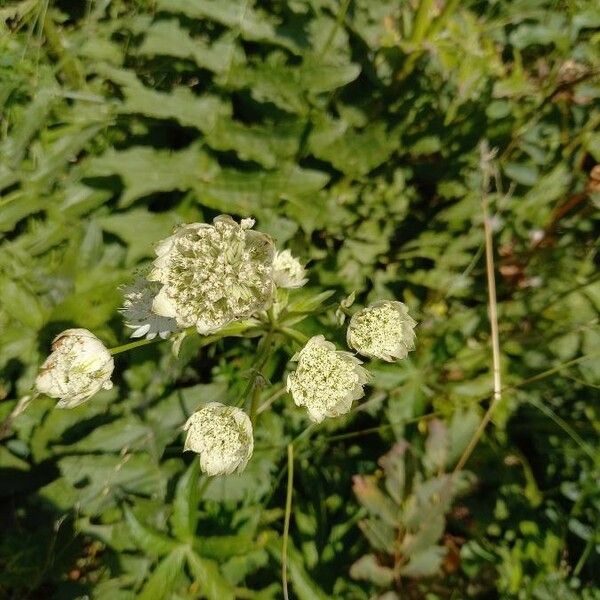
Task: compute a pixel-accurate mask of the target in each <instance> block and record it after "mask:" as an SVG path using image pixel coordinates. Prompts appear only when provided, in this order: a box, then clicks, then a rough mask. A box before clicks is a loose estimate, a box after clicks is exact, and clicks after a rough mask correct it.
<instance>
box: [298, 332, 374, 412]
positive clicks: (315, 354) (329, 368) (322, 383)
mask: <svg viewBox="0 0 600 600" xmlns="http://www.w3.org/2000/svg"><path fill="white" fill-rule="evenodd" d="M292 360H297V361H298V366H297V367H296V370H295V371H294V372H292V373H290V374H289V375H288V379H287V391H288V392H291V394H292V398H293V399H294V402H295V403H296V405H297V406H305V407H306V409H307V410H308V414H309V416H310V418H311V419H312V420H313V421H315V422H317V423H320V422H321V421H322V420H323V419H324V418H325V417H339V416H340V415H343V414H345V413H347V412H348V411H349V410H350V408H351V407H352V403H353V402H354V401H355V400H358V399H359V398H362V397H363V396H364V390H363V386H364V385H365V384H366V383H367V382H368V381H369V379H370V376H369V373H368V371H366V369H364V368H363V367H361V366H360V365H361V364H362V363H361V361H360V360H358V359H357V358H356V357H355V356H354V355H352V354H350V353H349V352H342V351H340V350H336V349H335V346H334V345H333V344H332V343H331V342H328V341H326V340H325V338H324V337H323V336H322V335H317V336H314V337H312V338H311V339H310V340H308V342H307V343H306V346H304V348H302V350H300V352H299V353H298V354H297V355H296V356H294V358H293V359H292Z"/></svg>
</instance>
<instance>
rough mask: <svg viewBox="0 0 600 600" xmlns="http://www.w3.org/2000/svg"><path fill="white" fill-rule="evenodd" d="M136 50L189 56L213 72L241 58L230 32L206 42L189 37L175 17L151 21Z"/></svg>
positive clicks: (145, 53) (220, 71)
mask: <svg viewBox="0 0 600 600" xmlns="http://www.w3.org/2000/svg"><path fill="white" fill-rule="evenodd" d="M138 53H139V54H141V55H144V56H157V55H164V56H174V57H177V58H185V59H190V60H193V61H194V62H195V63H196V64H197V65H198V66H199V67H201V68H203V69H208V70H209V71H213V72H214V73H222V72H223V71H226V70H227V69H229V68H230V66H231V65H232V64H235V63H238V62H242V60H243V51H242V50H241V48H239V47H238V46H237V45H236V43H235V37H234V36H232V35H227V34H226V35H223V36H222V37H221V38H220V39H218V40H217V41H215V42H214V43H212V44H210V45H209V44H207V43H206V42H204V41H203V40H201V39H198V38H192V37H191V36H190V34H189V32H188V31H187V30H186V29H184V28H183V27H181V26H180V25H179V22H178V21H177V20H175V19H173V20H169V21H158V22H156V23H153V24H152V25H151V26H150V27H149V28H148V29H147V30H146V31H145V35H144V39H143V41H142V44H141V46H140V47H139V48H138Z"/></svg>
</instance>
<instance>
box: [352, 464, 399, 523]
mask: <svg viewBox="0 0 600 600" xmlns="http://www.w3.org/2000/svg"><path fill="white" fill-rule="evenodd" d="M352 490H353V491H354V493H355V494H356V497H357V498H358V501H359V502H360V503H361V504H362V505H363V506H364V507H365V508H366V509H367V510H368V511H369V513H370V514H371V515H373V516H374V517H377V518H379V519H381V520H383V521H384V522H385V523H387V524H388V525H390V526H392V527H394V526H395V525H397V524H398V523H399V519H400V509H399V508H398V507H397V506H396V505H395V504H394V503H393V502H392V500H391V499H390V498H388V497H387V496H386V495H385V494H384V493H383V492H382V491H381V490H380V489H379V486H378V485H377V480H376V479H375V477H373V476H363V475H355V476H354V477H353V478H352Z"/></svg>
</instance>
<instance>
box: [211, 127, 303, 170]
mask: <svg viewBox="0 0 600 600" xmlns="http://www.w3.org/2000/svg"><path fill="white" fill-rule="evenodd" d="M303 127H304V124H303V123H302V122H301V121H290V122H288V123H286V122H283V123H280V124H277V125H244V124H243V123H240V122H237V121H234V120H232V119H229V118H226V117H220V118H219V119H217V121H216V123H215V126H214V127H213V128H212V129H210V131H208V132H207V133H206V143H207V144H208V145H209V146H210V147H211V148H214V149H215V150H233V151H235V152H236V153H237V155H238V156H239V157H240V158H241V159H242V160H250V161H256V162H257V163H259V164H261V165H263V166H264V167H266V168H268V169H272V168H274V167H275V166H277V165H278V164H279V163H280V162H282V161H285V160H287V159H290V158H292V157H293V156H294V155H295V154H296V152H298V148H299V147H300V137H301V135H302V130H303Z"/></svg>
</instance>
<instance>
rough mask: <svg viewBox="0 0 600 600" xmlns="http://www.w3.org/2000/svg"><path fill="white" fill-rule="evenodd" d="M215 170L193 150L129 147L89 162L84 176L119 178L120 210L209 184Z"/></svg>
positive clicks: (204, 154) (197, 150)
mask: <svg viewBox="0 0 600 600" xmlns="http://www.w3.org/2000/svg"><path fill="white" fill-rule="evenodd" d="M219 170H220V169H219V166H218V165H217V164H216V162H215V161H214V160H212V159H211V158H210V157H209V156H208V155H207V154H206V153H204V152H202V150H200V149H199V148H198V147H197V146H190V147H189V148H186V149H185V150H181V151H180V152H170V151H167V150H155V149H153V148H147V147H143V146H133V147H131V148H128V149H127V150H123V151H121V152H119V151H116V150H113V149H111V150H108V151H107V152H105V153H104V154H103V155H101V156H98V157H95V158H92V159H90V161H89V162H88V163H87V166H86V169H85V174H86V175H87V176H90V177H91V176H96V177H98V176H100V177H107V176H110V175H119V176H120V177H121V179H122V180H123V184H124V186H125V191H124V193H123V196H122V197H121V200H120V206H122V207H127V206H129V205H130V204H132V203H133V202H134V201H135V200H137V199H138V198H141V197H142V196H146V195H148V194H151V193H154V192H168V191H171V190H183V191H185V190H188V189H190V188H193V187H194V185H197V184H198V183H199V182H201V181H202V180H212V179H214V177H215V175H216V174H217V173H218V172H219Z"/></svg>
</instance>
